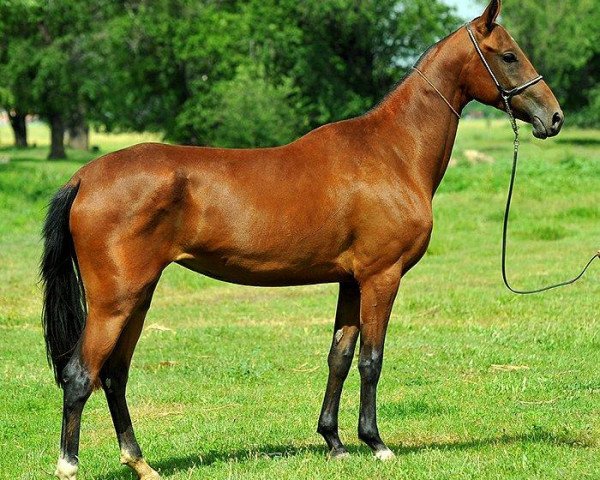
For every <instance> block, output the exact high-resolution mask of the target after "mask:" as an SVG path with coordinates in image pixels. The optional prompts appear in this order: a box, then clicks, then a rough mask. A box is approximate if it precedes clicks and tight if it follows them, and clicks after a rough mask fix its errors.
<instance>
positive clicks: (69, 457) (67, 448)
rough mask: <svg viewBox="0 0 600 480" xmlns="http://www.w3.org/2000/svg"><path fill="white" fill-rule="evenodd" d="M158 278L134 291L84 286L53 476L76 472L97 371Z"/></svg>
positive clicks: (66, 477)
mask: <svg viewBox="0 0 600 480" xmlns="http://www.w3.org/2000/svg"><path fill="white" fill-rule="evenodd" d="M107 276H108V277H110V275H107ZM157 279H158V274H157V276H156V280H155V281H154V282H151V283H148V284H146V286H145V287H142V288H139V289H138V290H136V291H130V290H128V289H127V288H123V289H118V288H115V284H114V282H108V283H107V284H105V285H103V286H102V287H100V286H97V285H95V286H93V287H91V288H87V286H86V294H87V295H88V299H89V301H88V304H89V311H88V317H87V319H86V325H85V329H84V331H83V335H82V337H81V339H80V340H79V343H78V344H77V347H76V350H75V353H74V354H73V356H72V357H71V359H70V360H69V363H68V364H67V366H66V367H65V369H64V370H63V372H62V378H61V383H62V388H63V422H62V434H61V455H60V459H59V461H58V465H57V468H56V476H57V477H58V478H60V479H61V480H75V478H76V476H77V469H78V454H79V432H80V425H81V414H82V412H83V407H84V405H85V403H86V401H87V399H88V398H89V396H90V394H91V393H92V391H93V390H94V388H96V387H98V386H99V382H100V372H101V370H102V368H103V366H104V364H105V362H106V361H107V360H108V358H109V357H110V355H111V353H112V352H113V350H114V348H115V347H116V346H117V343H118V341H119V338H120V337H121V334H122V332H123V331H124V329H125V327H126V326H127V325H128V322H129V321H130V320H131V319H132V318H133V317H135V313H136V312H138V311H139V310H140V309H141V308H143V307H144V306H145V305H147V304H149V301H150V297H151V294H152V291H153V289H154V286H155V285H156V281H157ZM113 280H114V279H113ZM122 285H125V282H123V284H122ZM116 292H117V293H116ZM118 292H120V293H118ZM145 308H147V306H146V307H145ZM150 478H152V477H150Z"/></svg>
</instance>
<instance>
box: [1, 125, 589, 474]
mask: <svg viewBox="0 0 600 480" xmlns="http://www.w3.org/2000/svg"><path fill="white" fill-rule="evenodd" d="M32 130H33V132H32V139H33V140H32V142H33V141H35V142H36V143H37V145H38V146H37V147H36V148H32V149H28V150H22V151H16V150H14V149H11V148H10V147H7V146H6V144H7V142H9V140H10V136H9V132H8V131H7V130H6V128H2V129H0V141H1V142H3V143H4V146H2V147H0V159H2V160H3V161H4V162H6V160H10V161H9V163H4V164H0V269H1V270H0V272H1V277H0V279H1V282H0V358H1V360H2V361H1V362H0V375H1V380H2V384H1V386H0V445H2V446H3V451H2V452H1V453H0V478H1V479H13V480H14V479H23V480H24V479H40V478H50V477H49V475H50V473H51V472H52V471H53V469H54V464H55V461H56V458H57V455H58V446H57V445H58V438H59V430H60V421H61V417H60V410H61V395H60V391H59V390H58V389H57V388H56V387H55V386H54V383H53V379H52V374H51V372H50V370H49V369H48V367H47V365H46V360H45V353H44V350H43V341H42V335H41V329H40V322H39V316H40V290H39V285H38V283H37V264H38V258H39V255H40V237H39V231H40V226H41V222H42V219H43V215H44V210H45V205H46V203H47V202H48V200H49V198H50V197H51V195H52V194H53V192H54V191H55V190H56V189H57V188H58V187H59V186H60V185H61V184H62V183H63V182H65V181H66V180H67V179H68V178H69V177H70V175H71V174H72V173H73V172H74V171H75V170H77V168H79V167H80V165H82V164H83V163H84V162H86V161H88V160H89V159H90V158H91V155H90V154H87V153H83V152H74V151H69V152H68V153H69V156H70V159H69V160H68V161H60V162H49V161H46V160H45V156H46V154H47V147H46V146H45V145H44V143H46V138H47V131H46V130H45V129H44V128H43V127H42V126H39V125H38V126H35V127H34V128H33V129H32ZM522 137H523V138H522V149H521V150H522V154H521V164H520V172H519V177H518V179H517V187H516V195H515V200H514V211H513V216H512V222H513V223H512V230H511V236H510V243H509V275H510V277H511V279H512V280H513V281H514V283H515V284H516V286H517V287H522V288H527V287H536V286H539V285H540V284H545V283H548V282H554V281H559V280H562V279H564V278H565V277H568V276H571V275H573V274H575V273H576V272H577V271H578V269H579V268H580V267H581V266H582V264H583V263H584V261H585V260H587V259H588V258H589V256H591V254H593V252H594V251H596V250H597V249H598V248H600V221H599V220H600V131H584V130H575V129H567V130H566V131H565V132H564V133H562V134H561V136H559V137H558V138H556V139H550V140H546V141H539V140H536V139H534V138H533V137H532V136H531V134H530V127H524V128H523V129H522ZM152 138H155V137H153V136H151V135H146V136H144V137H143V138H142V137H139V136H133V135H121V136H107V135H95V136H93V137H92V144H94V145H98V146H99V147H100V149H101V151H102V152H104V151H109V150H112V149H115V148H119V147H121V146H124V145H127V144H130V143H135V142H138V141H141V140H147V139H152ZM511 138H512V134H511V130H510V127H509V125H508V122H507V121H506V120H501V121H500V120H495V121H493V122H492V123H489V124H488V123H485V122H483V121H465V122H464V123H463V124H462V125H461V128H460V131H459V138H458V141H457V145H456V147H455V154H454V156H455V158H457V160H458V165H457V166H456V167H453V168H451V169H449V171H448V173H447V174H446V178H445V179H444V182H443V183H442V186H441V188H440V190H439V192H438V194H437V196H436V200H435V202H434V208H435V229H434V234H433V239H432V242H431V245H430V248H429V250H428V253H427V255H426V256H425V257H424V259H423V260H422V261H421V263H420V264H419V265H418V266H417V267H415V269H414V270H413V271H411V272H410V273H409V274H408V275H407V276H406V278H405V279H404V280H403V285H402V287H401V290H400V294H399V296H398V299H397V301H396V305H395V308H394V312H393V315H392V320H391V322H390V328H389V333H388V337H387V344H386V357H385V362H384V367H383V374H382V379H381V382H380V388H379V426H380V430H381V433H382V436H383V438H384V439H385V440H386V441H387V442H388V444H389V446H390V447H391V448H392V450H394V451H395V452H396V454H397V457H396V459H395V460H393V461H391V462H388V463H381V462H377V461H376V460H375V459H374V458H373V457H372V456H371V455H370V452H369V451H368V449H367V448H366V447H364V446H363V445H361V444H360V442H359V441H358V440H357V438H356V424H357V411H358V404H359V399H358V389H359V382H358V372H357V369H356V366H355V365H354V366H353V369H352V371H351V373H350V376H349V378H348V381H347V384H346V388H345V391H344V395H343V397H342V403H341V414H340V427H341V434H342V438H343V439H344V440H345V441H346V443H347V445H348V447H349V450H350V452H351V454H352V456H351V458H350V459H348V460H346V461H342V462H329V461H327V459H326V450H325V448H324V443H323V441H322V440H321V438H320V437H319V436H318V435H317V434H316V433H315V430H316V422H317V417H318V413H319V409H320V406H321V400H322V395H323V392H324V387H325V381H326V376H327V365H326V357H327V352H328V348H329V343H330V339H331V333H332V326H333V315H334V309H335V303H336V292H337V288H336V286H335V285H322V286H311V287H297V288H286V289H272V288H252V287H241V286H233V285H229V284H224V283H220V282H217V281H214V280H211V279H208V278H205V277H202V276H199V275H196V274H193V273H191V272H189V271H186V270H184V269H183V268H181V267H177V266H172V267H169V268H168V270H167V271H166V273H165V275H164V276H163V279H162V281H161V283H160V284H159V287H158V290H157V292H156V294H155V296H154V304H153V307H152V308H151V310H150V313H149V315H148V318H147V320H146V327H145V330H144V332H143V334H142V338H141V340H140V343H139V346H138V349H137V352H136V355H135V357H134V362H133V367H132V372H131V381H130V384H129V395H128V398H129V401H130V407H131V411H132V417H133V420H134V426H135V427H136V433H137V436H138V439H139V441H140V444H141V446H142V449H143V450H144V453H145V455H146V457H147V459H148V461H149V463H150V464H151V465H153V466H154V468H156V469H157V470H159V471H160V473H161V474H162V475H163V477H164V478H168V479H174V480H175V479H203V478H210V479H225V478H235V479H263V478H264V479H294V480H297V479H339V478H349V479H350V478H352V479H355V478H356V479H363V478H370V479H411V480H414V479H450V478H452V479H461V480H462V479H544V480H547V479H585V478H590V479H592V478H594V479H596V478H600V368H599V365H600V331H599V328H598V327H599V324H600V322H599V308H598V299H599V298H600V296H599V295H600V282H599V280H600V262H598V264H597V265H596V266H594V267H593V268H592V269H591V270H590V272H589V273H588V275H587V276H586V277H585V278H584V279H583V280H582V281H581V282H580V283H578V284H577V285H574V286H571V287H568V288H564V289H561V290H557V291H553V292H550V293H546V294H542V295H538V296H532V297H518V296H515V295H513V294H511V293H509V292H508V291H507V290H506V289H505V288H504V287H503V285H502V282H501V277H500V268H499V267H500V233H501V219H502V210H503V204H504V200H505V194H506V185H507V182H508V178H509V172H510V157H511V153H512V144H511ZM466 149H476V150H480V151H482V152H485V153H486V154H489V155H491V156H492V157H493V158H494V159H495V162H493V163H484V164H477V165H471V164H469V163H468V162H467V161H466V160H465V155H464V150H466ZM118 459H119V452H118V447H117V445H116V440H115V436H114V432H113V428H112V424H111V421H110V416H109V413H108V409H107V407H106V402H105V400H104V397H103V395H102V394H100V393H96V394H94V395H93V396H92V398H91V399H90V401H89V402H88V404H87V406H86V410H85V412H84V416H83V427H82V436H81V450H80V475H79V478H80V479H82V480H84V479H97V480H109V479H132V478H133V476H132V474H131V473H130V472H129V471H128V469H127V468H126V467H121V466H120V465H119V463H118Z"/></svg>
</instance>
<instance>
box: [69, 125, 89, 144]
mask: <svg viewBox="0 0 600 480" xmlns="http://www.w3.org/2000/svg"><path fill="white" fill-rule="evenodd" d="M67 145H68V146H69V147H71V148H74V149H76V150H89V148H90V127H89V126H88V125H87V123H86V122H85V120H81V121H78V122H77V123H76V124H72V125H69V128H67Z"/></svg>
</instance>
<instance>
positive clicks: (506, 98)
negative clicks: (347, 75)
mask: <svg viewBox="0 0 600 480" xmlns="http://www.w3.org/2000/svg"><path fill="white" fill-rule="evenodd" d="M465 28H466V29H467V32H468V34H469V38H470V39H471V42H473V46H474V47H475V51H476V52H477V54H478V55H479V58H481V61H482V63H483V65H484V66H485V69H486V70H487V71H488V73H489V74H490V77H492V80H493V81H494V84H495V85H496V88H497V89H498V91H499V92H500V96H501V97H502V101H503V102H504V106H505V107H506V113H507V115H508V117H509V119H510V124H511V126H512V129H513V132H514V134H515V139H514V142H513V147H514V148H513V164H512V172H511V175H510V184H509V186H508V195H507V198H506V208H505V210H504V218H503V222H502V280H503V281H504V285H506V288H508V289H509V290H510V291H511V292H513V293H517V294H520V295H529V294H532V293H540V292H545V291H547V290H552V289H554V288H558V287H564V286H566V285H571V284H572V283H575V282H576V281H577V280H579V279H580V278H581V277H582V276H583V274H584V273H585V272H586V271H587V269H588V268H589V267H590V265H591V264H592V263H593V262H594V260H597V259H600V251H598V252H597V253H596V254H595V255H594V256H593V257H592V258H591V259H590V260H589V261H588V262H587V264H586V265H585V267H584V268H583V270H582V271H581V273H580V274H579V275H577V276H576V277H574V278H572V279H570V280H567V281H564V282H561V283H557V284H554V285H548V286H546V287H542V288H537V289H535V290H517V289H515V288H513V287H512V286H511V285H510V283H509V281H508V278H507V275H506V243H507V236H508V218H509V213H510V205H511V201H512V194H513V189H514V185H515V177H516V174H517V163H518V159H519V125H518V124H517V120H516V119H515V116H514V114H513V111H512V108H511V106H510V101H511V99H512V98H513V97H514V96H516V95H519V94H520V93H523V92H524V91H525V90H526V89H528V88H529V87H531V86H533V85H535V84H536V83H538V82H540V81H541V80H542V78H543V77H542V76H541V75H538V76H537V77H535V78H533V79H532V80H529V81H528V82H525V83H524V84H523V85H520V86H518V87H514V88H511V89H510V90H507V89H506V88H504V87H503V86H502V85H501V84H500V82H499V81H498V78H497V77H496V75H495V74H494V72H493V70H492V68H491V67H490V64H489V63H488V62H487V60H486V59H485V57H484V56H483V52H482V51H481V48H480V47H479V44H478V43H477V40H476V39H475V35H474V34H473V30H471V26H470V25H469V24H468V23H467V24H466V25H465ZM412 68H413V70H415V71H416V72H417V73H418V74H419V75H420V76H421V77H422V78H423V79H424V80H425V81H426V82H427V83H428V84H429V85H430V86H431V87H432V88H433V89H434V90H435V91H436V92H437V94H438V95H439V96H440V97H441V98H442V100H444V102H446V104H447V105H448V106H449V107H450V110H452V112H453V113H454V114H455V115H456V116H457V117H458V118H459V119H460V114H459V113H458V112H457V111H456V109H455V108H454V107H453V106H452V105H451V104H450V102H449V101H448V99H447V98H446V97H445V96H444V95H443V94H442V92H440V91H439V90H438V89H437V88H436V86H435V85H434V84H433V83H431V81H429V79H428V78H427V77H426V76H425V74H424V73H423V72H421V70H419V69H418V68H417V67H412Z"/></svg>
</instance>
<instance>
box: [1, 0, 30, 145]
mask: <svg viewBox="0 0 600 480" xmlns="http://www.w3.org/2000/svg"><path fill="white" fill-rule="evenodd" d="M29 13H30V12H29V9H28V8H27V5H26V4H25V3H24V2H21V1H19V0H11V1H7V2H6V3H2V4H0V38H1V39H2V40H1V41H0V107H2V108H4V109H5V110H6V111H7V113H8V116H9V120H10V125H11V127H12V130H13V134H14V138H15V146H16V147H18V148H23V147H27V145H28V143H27V124H26V122H25V120H26V116H27V114H28V113H30V112H31V111H32V108H33V102H34V100H33V98H32V95H31V85H30V81H31V78H32V77H33V76H34V67H33V65H32V63H31V61H30V59H31V56H32V54H33V52H32V50H31V48H30V47H31V46H30V45H29V44H28V42H26V41H24V39H23V38H21V37H19V36H18V35H16V34H15V32H17V31H18V30H19V29H20V27H21V25H22V24H23V23H25V24H28V21H27V20H25V19H28V18H29ZM24 20H25V21H24ZM29 33H31V31H30V30H24V31H23V34H29Z"/></svg>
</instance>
